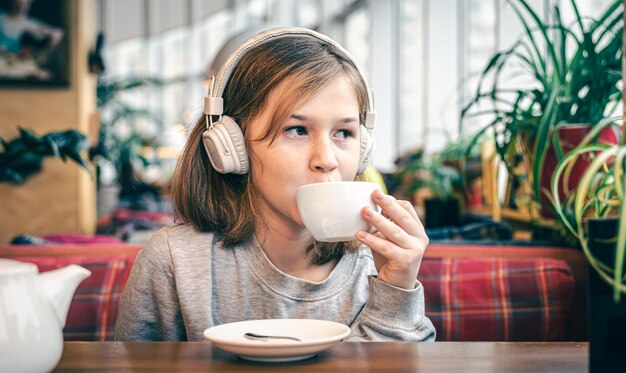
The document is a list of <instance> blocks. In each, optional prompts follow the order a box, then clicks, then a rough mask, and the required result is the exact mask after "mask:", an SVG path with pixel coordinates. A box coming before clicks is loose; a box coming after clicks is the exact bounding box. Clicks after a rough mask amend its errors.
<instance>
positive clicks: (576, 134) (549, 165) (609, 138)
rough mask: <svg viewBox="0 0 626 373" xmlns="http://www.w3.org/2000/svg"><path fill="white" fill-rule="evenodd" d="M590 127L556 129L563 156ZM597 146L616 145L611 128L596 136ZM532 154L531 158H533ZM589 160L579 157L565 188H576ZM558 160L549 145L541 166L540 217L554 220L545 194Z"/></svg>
mask: <svg viewBox="0 0 626 373" xmlns="http://www.w3.org/2000/svg"><path fill="white" fill-rule="evenodd" d="M591 129H592V127H591V126H590V125H588V124H572V125H567V126H564V127H559V128H558V133H557V135H558V137H559V141H560V143H561V148H562V150H563V155H566V154H567V153H569V152H570V151H572V149H574V148H575V147H576V146H578V144H580V143H581V141H582V140H583V139H584V138H585V136H587V134H588V133H589V131H591ZM597 143H598V144H606V145H614V144H617V134H616V132H615V129H614V128H612V127H605V128H604V129H603V130H602V131H600V134H599V135H598V141H597ZM531 149H532V147H531ZM535 156H536V155H535V154H532V155H531V157H535ZM590 163H591V159H589V158H588V157H580V158H579V159H578V160H577V161H576V163H575V164H574V168H573V169H572V173H571V174H570V176H569V179H568V183H567V187H568V188H569V190H572V189H574V188H576V186H578V182H579V181H580V179H581V177H582V175H583V173H584V172H585V170H586V169H587V167H589V164H590ZM557 164H558V160H557V157H556V153H555V150H554V147H553V146H552V145H550V147H549V148H548V151H547V153H546V157H545V160H544V164H543V172H542V174H541V190H542V192H541V216H543V217H545V218H555V215H554V213H553V212H552V211H553V210H552V203H551V202H550V199H549V198H548V196H547V195H546V193H545V192H550V193H551V191H552V174H553V173H554V170H555V169H556V166H557ZM563 181H564V180H563V179H562V180H561V187H560V188H559V197H560V199H561V201H563V199H564V198H565V191H564V190H563Z"/></svg>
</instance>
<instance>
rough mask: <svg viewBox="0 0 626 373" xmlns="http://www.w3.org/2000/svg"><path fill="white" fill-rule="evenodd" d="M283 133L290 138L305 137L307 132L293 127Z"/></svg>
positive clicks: (299, 127)
mask: <svg viewBox="0 0 626 373" xmlns="http://www.w3.org/2000/svg"><path fill="white" fill-rule="evenodd" d="M285 132H286V133H287V134H289V135H292V136H306V134H307V131H306V128H304V127H302V126H294V127H288V128H285Z"/></svg>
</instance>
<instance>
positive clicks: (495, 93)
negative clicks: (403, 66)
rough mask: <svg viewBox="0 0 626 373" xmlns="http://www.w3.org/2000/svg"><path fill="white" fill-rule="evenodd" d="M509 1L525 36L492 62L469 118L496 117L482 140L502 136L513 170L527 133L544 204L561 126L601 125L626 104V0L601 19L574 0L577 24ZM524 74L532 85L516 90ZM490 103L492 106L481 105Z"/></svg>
mask: <svg viewBox="0 0 626 373" xmlns="http://www.w3.org/2000/svg"><path fill="white" fill-rule="evenodd" d="M508 3H509V4H510V5H511V6H512V8H513V10H514V11H515V13H516V14H517V17H518V19H519V20H520V21H521V23H522V26H523V28H524V33H523V35H522V37H521V38H520V39H519V40H518V41H517V42H515V43H514V44H513V45H512V46H511V47H510V48H509V49H507V50H504V51H501V52H498V53H496V54H495V55H494V56H493V57H492V58H491V60H490V61H489V63H488V64H487V66H486V67H485V69H484V70H483V72H482V74H481V76H480V79H479V84H478V88H477V91H476V94H475V96H474V98H473V100H472V101H471V102H470V103H469V104H468V105H467V106H466V107H465V108H464V109H463V111H462V118H470V117H475V116H483V115H489V116H490V119H489V122H488V123H487V124H486V125H485V126H484V127H483V129H481V130H480V132H479V135H480V134H482V133H483V132H486V131H489V130H492V131H493V132H494V133H495V140H496V147H497V151H498V153H499V154H500V156H501V158H502V159H503V160H504V162H505V163H506V164H507V166H508V167H509V169H512V167H513V166H512V162H513V160H514V159H515V157H516V154H517V149H518V147H517V146H515V144H516V142H517V141H518V139H519V137H520V135H522V134H523V135H524V136H525V139H526V143H525V144H524V148H526V149H529V150H530V152H529V153H530V155H531V161H532V164H531V165H532V170H530V171H531V172H532V173H531V174H530V175H531V179H532V186H533V195H534V196H533V198H534V200H535V202H536V203H537V204H539V202H540V195H541V190H540V189H541V185H542V184H541V175H542V172H543V166H544V161H545V157H546V154H547V152H548V149H549V147H550V146H553V147H554V149H555V153H556V156H557V159H558V160H560V159H562V158H563V151H562V148H561V146H560V144H559V139H558V137H557V133H556V131H555V127H556V126H557V125H559V124H567V123H569V124H581V123H586V124H589V125H592V126H593V125H594V124H596V123H598V122H599V121H600V120H601V119H602V118H604V117H605V116H607V115H610V114H611V113H612V112H613V111H614V110H615V109H616V108H617V107H618V104H619V102H620V101H621V97H622V92H621V87H620V85H619V82H620V81H621V79H622V74H621V60H622V30H623V27H624V25H623V19H622V17H623V11H624V7H623V4H622V1H621V0H614V1H613V2H611V4H610V5H609V7H608V8H607V9H606V11H604V13H602V15H601V16H600V17H599V18H598V19H597V20H593V19H588V18H584V17H582V16H581V14H580V12H579V11H578V6H577V5H576V1H575V0H571V1H570V5H571V7H572V9H573V11H574V14H575V22H573V23H572V24H571V25H566V24H564V23H563V19H562V17H561V11H560V8H559V6H555V7H554V8H553V11H552V13H551V17H550V20H548V21H546V22H544V21H542V19H541V18H540V17H539V15H538V13H537V12H536V11H535V10H534V9H533V8H532V7H531V6H530V5H529V4H528V2H527V1H526V0H508ZM505 73H506V74H505ZM520 77H525V78H527V80H528V81H530V82H531V86H530V87H528V85H527V84H525V85H524V86H515V85H517V84H518V83H516V82H519V80H517V79H518V78H520ZM483 103H485V104H487V105H488V106H489V108H488V109H481V108H479V104H483Z"/></svg>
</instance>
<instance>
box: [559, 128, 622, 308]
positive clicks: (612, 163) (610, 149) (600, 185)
mask: <svg viewBox="0 0 626 373" xmlns="http://www.w3.org/2000/svg"><path fill="white" fill-rule="evenodd" d="M617 121H622V118H608V119H605V120H602V121H600V122H599V123H598V125H597V126H596V127H595V128H594V129H593V131H591V132H590V133H589V134H588V135H587V137H586V138H585V139H584V140H583V142H582V143H581V144H580V145H579V146H578V147H576V148H575V149H574V150H572V151H571V152H569V153H568V154H567V155H566V156H564V157H563V159H562V160H561V162H559V164H558V165H557V168H556V170H555V172H554V174H553V175H552V183H551V185H552V196H553V198H554V207H555V210H556V212H557V214H558V216H559V217H560V219H561V221H562V222H563V225H564V226H565V227H566V228H567V229H568V230H569V231H570V232H571V233H572V234H573V235H574V236H575V237H576V238H577V239H578V241H579V242H580V244H581V246H582V248H583V251H584V253H585V255H586V256H587V259H588V261H589V264H590V265H591V266H592V267H593V268H594V269H595V270H596V271H597V272H598V274H599V275H600V277H601V278H602V279H603V280H604V281H606V282H607V283H608V284H610V285H612V286H613V290H614V292H613V298H614V301H615V302H616V303H618V302H619V300H620V296H621V292H626V285H625V278H624V273H623V270H624V257H625V254H626V198H625V196H626V172H625V169H626V144H622V145H613V146H608V145H600V144H594V143H593V139H594V137H595V136H597V134H598V133H599V131H600V129H601V128H602V127H605V126H607V125H612V124H614V123H615V122H617ZM622 141H623V140H622ZM585 157H586V158H588V159H592V161H591V164H590V165H589V167H588V168H587V170H586V171H585V173H584V174H583V176H582V178H581V180H580V182H579V183H578V185H577V187H576V188H574V189H571V190H566V192H567V194H566V197H565V199H564V200H563V201H561V200H560V197H559V188H563V184H562V183H561V182H560V181H559V180H560V179H561V178H562V177H563V176H566V175H567V173H568V172H570V171H571V169H572V168H573V167H574V164H575V163H576V162H577V161H578V160H580V159H581V158H585ZM565 179H567V178H566V177H565ZM565 188H567V186H566V187H565ZM606 217H616V218H618V219H619V220H618V232H617V240H616V244H615V265H614V266H613V267H611V266H609V265H607V264H606V263H603V262H602V261H600V260H599V259H598V258H597V257H596V256H595V255H594V253H593V252H592V251H591V250H590V249H589V237H588V232H587V231H586V230H585V224H584V223H585V220H586V219H589V218H606Z"/></svg>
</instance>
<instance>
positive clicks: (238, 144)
mask: <svg viewBox="0 0 626 373" xmlns="http://www.w3.org/2000/svg"><path fill="white" fill-rule="evenodd" d="M202 142H203V143H204V149H205V150H206V152H207V155H208V157H209V160H210V161H211V165H212V166H213V168H214V169H215V170H216V171H217V172H219V173H222V174H239V175H243V174H246V173H248V169H249V161H248V152H247V151H246V141H245V138H244V136H243V133H242V132H241V128H240V127H239V125H238V124H237V123H236V122H235V121H234V120H233V119H232V118H231V117H228V116H223V117H222V119H221V120H220V121H219V122H217V123H215V124H214V125H213V127H211V128H210V129H207V130H206V131H204V133H203V134H202Z"/></svg>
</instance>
